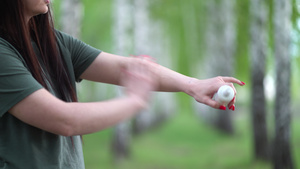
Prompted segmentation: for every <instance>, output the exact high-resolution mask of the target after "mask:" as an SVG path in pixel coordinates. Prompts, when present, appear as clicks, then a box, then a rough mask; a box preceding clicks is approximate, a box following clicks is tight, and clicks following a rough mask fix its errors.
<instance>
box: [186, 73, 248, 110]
mask: <svg viewBox="0 0 300 169" xmlns="http://www.w3.org/2000/svg"><path fill="white" fill-rule="evenodd" d="M233 83H236V84H238V85H240V86H244V85H245V83H244V82H242V81H240V80H238V79H236V78H233V77H221V76H218V77H215V78H211V79H205V80H198V79H194V80H193V81H191V83H190V91H189V95H191V96H192V97H194V99H195V100H196V101H197V102H200V103H203V104H206V105H208V106H210V107H213V108H217V109H222V110H225V109H226V107H224V106H223V105H221V104H220V103H218V102H217V101H215V100H213V99H212V98H213V96H214V94H215V93H216V92H217V91H218V89H219V88H220V87H221V86H223V85H225V84H226V85H229V86H231V87H232V88H233V90H234V92H235V93H236V89H235V87H234V85H233ZM234 103H235V97H234V98H233V100H232V101H231V102H230V103H229V104H228V108H229V109H231V110H234V109H235V106H234Z"/></svg>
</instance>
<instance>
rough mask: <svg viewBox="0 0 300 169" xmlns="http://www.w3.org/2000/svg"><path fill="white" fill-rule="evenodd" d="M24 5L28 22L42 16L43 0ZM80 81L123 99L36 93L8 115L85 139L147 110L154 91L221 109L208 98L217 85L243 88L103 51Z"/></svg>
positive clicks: (224, 79)
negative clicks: (118, 89)
mask: <svg viewBox="0 0 300 169" xmlns="http://www.w3.org/2000/svg"><path fill="white" fill-rule="evenodd" d="M24 2H26V4H27V9H28V10H27V11H26V13H25V17H27V18H29V19H30V18H31V17H32V16H34V15H35V14H37V13H38V14H40V13H45V10H46V7H47V3H45V1H44V0H25V1H24ZM47 8H48V7H47ZM37 11H40V12H37ZM81 78H82V79H86V80H90V81H95V82H101V83H109V84H114V85H121V86H124V87H125V95H124V96H122V97H120V98H114V99H111V100H107V101H102V102H91V103H77V102H76V103H67V102H64V101H62V100H60V99H58V98H56V97H54V96H53V95H52V94H50V93H49V92H48V91H47V90H45V89H40V90H38V91H36V92H34V93H32V94H31V95H29V96H28V97H26V98H25V99H23V100H22V101H21V102H19V103H17V104H16V105H15V106H13V107H12V108H11V109H10V110H9V113H11V114H12V115H13V116H15V117H16V118H18V119H20V120H21V121H23V122H25V123H27V124H30V125H32V126H35V127H37V128H40V129H42V130H45V131H48V132H51V133H54V134H58V135H64V136H73V135H84V134H89V133H93V132H97V131H100V130H103V129H105V128H108V127H111V126H113V125H115V124H117V123H119V122H120V121H122V120H125V119H128V118H130V117H132V116H134V115H135V114H136V113H138V112H139V111H140V110H142V109H144V108H146V107H147V106H148V101H149V98H150V95H151V92H152V91H154V90H156V91H165V92H184V93H186V94H188V95H190V96H191V97H193V98H194V99H195V100H197V101H198V102H200V103H204V104H207V105H209V106H211V107H213V108H220V106H221V105H220V104H219V103H218V102H216V101H214V100H212V96H213V95H214V93H215V92H216V91H217V90H218V88H219V87H220V86H222V85H224V84H227V85H230V86H232V87H233V88H234V86H233V84H232V83H237V84H239V85H244V83H243V82H241V81H240V80H238V79H236V78H233V77H215V78H211V79H204V80H199V79H196V78H192V77H188V76H185V75H182V74H180V73H177V72H175V71H172V70H170V69H168V68H166V67H163V66H161V65H159V64H157V63H155V62H153V61H152V60H151V59H150V58H149V57H123V56H118V55H113V54H109V53H106V52H101V53H100V54H99V56H98V57H97V58H96V59H95V61H94V62H93V63H92V64H91V65H90V66H89V67H88V68H87V70H86V71H85V72H84V73H83V74H82V75H81ZM234 90H235V89H234ZM234 102H235V99H234V100H233V101H232V102H231V103H230V104H229V105H228V107H231V106H233V105H234Z"/></svg>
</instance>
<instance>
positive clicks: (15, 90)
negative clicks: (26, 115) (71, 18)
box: [0, 31, 101, 169]
mask: <svg viewBox="0 0 300 169" xmlns="http://www.w3.org/2000/svg"><path fill="white" fill-rule="evenodd" d="M56 37H57V41H58V42H57V45H58V47H59V49H60V52H61V54H62V57H63V59H64V61H65V62H66V65H67V70H68V71H69V75H70V79H71V80H72V84H73V85H74V87H75V81H80V79H79V77H80V75H81V74H82V73H83V72H84V71H85V70H86V68H87V67H88V66H89V65H90V64H91V63H92V62H93V61H94V59H95V58H96V57H97V56H98V55H99V53H100V52H101V51H100V50H97V49H95V48H93V47H91V46H89V45H87V44H85V43H83V42H81V41H80V40H77V39H75V38H73V37H71V36H69V35H67V34H64V33H62V32H59V31H56ZM35 52H36V53H39V51H35ZM37 55H38V54H37ZM41 88H43V86H41V85H40V84H39V83H38V82H37V81H36V80H35V79H34V78H33V76H32V74H31V73H30V71H29V69H28V68H27V66H26V63H25V61H24V60H23V58H22V56H21V55H20V54H19V52H18V51H17V50H16V49H15V48H14V47H13V46H12V45H10V44H9V43H8V42H7V41H5V40H4V39H2V38H0V169H83V168H85V167H84V161H83V153H82V145H81V138H80V136H73V137H72V139H71V137H65V136H60V135H56V134H52V133H49V132H47V131H43V130H41V129H39V128H36V127H33V126H30V125H28V124H26V123H23V122H22V121H20V120H18V119H17V118H15V117H14V116H12V115H11V114H10V113H8V112H7V111H8V110H9V109H10V108H12V107H13V106H14V105H15V104H17V103H18V102H20V101H21V100H22V99H24V98H25V97H27V96H28V95H30V94H32V93H33V92H35V91H37V90H39V89H41ZM52 94H53V95H55V96H56V97H59V96H58V95H57V94H56V93H54V92H52ZM41 113H43V112H41Z"/></svg>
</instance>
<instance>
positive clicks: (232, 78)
mask: <svg viewBox="0 0 300 169" xmlns="http://www.w3.org/2000/svg"><path fill="white" fill-rule="evenodd" d="M222 79H223V80H224V82H227V83H236V84H238V85H240V86H244V85H245V83H244V82H242V81H240V80H238V79H236V78H234V77H222Z"/></svg>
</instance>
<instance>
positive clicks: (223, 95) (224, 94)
mask: <svg viewBox="0 0 300 169" xmlns="http://www.w3.org/2000/svg"><path fill="white" fill-rule="evenodd" d="M233 98H234V90H233V89H232V87H230V86H228V85H223V86H221V87H220V88H219V90H218V92H217V93H215V95H214V97H213V99H214V100H216V101H217V102H219V103H221V104H222V105H224V106H227V105H228V103H229V102H231V101H232V99H233Z"/></svg>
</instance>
